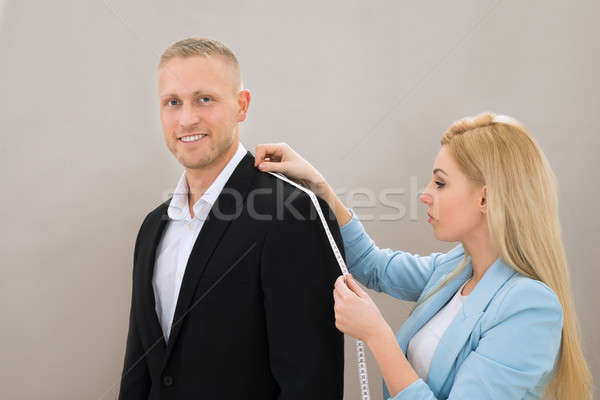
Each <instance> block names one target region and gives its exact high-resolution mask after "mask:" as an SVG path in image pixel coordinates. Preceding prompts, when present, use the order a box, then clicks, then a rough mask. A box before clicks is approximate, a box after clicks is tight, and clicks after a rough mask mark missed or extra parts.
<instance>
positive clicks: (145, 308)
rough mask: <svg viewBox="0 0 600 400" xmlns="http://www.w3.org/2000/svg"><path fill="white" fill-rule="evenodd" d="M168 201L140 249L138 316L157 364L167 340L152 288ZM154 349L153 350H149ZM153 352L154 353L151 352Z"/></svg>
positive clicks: (160, 361) (166, 217)
mask: <svg viewBox="0 0 600 400" xmlns="http://www.w3.org/2000/svg"><path fill="white" fill-rule="evenodd" d="M169 201H170V200H167V201H166V202H165V203H163V204H161V206H160V207H159V209H158V212H157V213H156V215H154V216H152V217H151V218H150V219H149V221H148V224H149V225H148V234H147V240H145V241H144V242H143V244H142V246H143V247H142V248H141V249H140V256H141V257H142V259H141V260H140V262H141V263H142V264H141V267H142V273H141V280H142V281H141V283H142V285H141V299H142V304H141V305H142V308H141V310H138V315H140V316H141V318H142V319H143V321H141V323H142V326H144V327H146V329H144V330H142V331H141V332H140V334H141V335H144V336H145V337H146V345H147V347H148V348H146V351H149V353H148V354H149V356H150V357H155V358H156V360H155V361H156V362H157V364H159V365H160V364H161V363H162V360H163V359H164V355H165V353H166V343H165V338H164V335H163V332H162V329H161V327H160V322H159V321H158V316H157V315H156V310H155V305H156V303H155V299H154V289H153V288H152V274H153V271H154V261H155V258H156V248H157V246H158V243H159V241H160V238H161V236H162V233H163V231H164V229H165V226H166V224H167V221H168V216H167V208H168V205H169ZM149 347H152V348H149ZM150 350H152V351H150Z"/></svg>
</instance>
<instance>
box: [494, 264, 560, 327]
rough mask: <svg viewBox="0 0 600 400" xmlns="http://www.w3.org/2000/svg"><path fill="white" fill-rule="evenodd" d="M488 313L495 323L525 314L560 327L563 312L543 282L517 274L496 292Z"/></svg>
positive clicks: (554, 296)
mask: <svg viewBox="0 0 600 400" xmlns="http://www.w3.org/2000/svg"><path fill="white" fill-rule="evenodd" d="M489 311H493V314H494V315H495V319H496V321H498V320H503V319H507V318H512V317H513V316H517V315H519V314H523V313H526V314H527V315H530V316H537V317H539V318H540V319H551V320H554V321H555V322H557V323H558V324H559V325H562V315H563V310H562V306H561V303H560V301H559V299H558V296H556V293H554V291H553V290H552V289H551V288H550V287H549V286H548V285H546V284H545V283H544V282H542V281H539V280H537V279H533V278H529V277H527V276H525V275H523V274H521V273H519V272H517V273H516V274H514V275H513V276H512V277H511V278H510V279H508V281H507V282H506V283H505V284H504V285H503V286H502V287H501V288H500V289H499V290H498V293H497V294H496V296H494V299H493V301H492V302H491V303H490V306H489ZM534 319H536V318H534Z"/></svg>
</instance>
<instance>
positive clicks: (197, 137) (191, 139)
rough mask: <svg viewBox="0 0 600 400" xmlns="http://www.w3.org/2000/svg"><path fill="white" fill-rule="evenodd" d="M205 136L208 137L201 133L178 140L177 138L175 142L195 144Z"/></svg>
mask: <svg viewBox="0 0 600 400" xmlns="http://www.w3.org/2000/svg"><path fill="white" fill-rule="evenodd" d="M205 136H208V135H207V134H205V133H201V134H198V135H187V136H182V137H180V138H177V140H178V141H180V142H183V143H193V142H197V141H199V140H201V139H202V138H204V137H205Z"/></svg>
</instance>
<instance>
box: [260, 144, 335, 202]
mask: <svg viewBox="0 0 600 400" xmlns="http://www.w3.org/2000/svg"><path fill="white" fill-rule="evenodd" d="M254 157H255V161H254V166H255V167H258V169H260V170H261V171H263V172H280V173H282V174H284V175H285V176H287V177H288V178H290V179H292V180H294V181H296V182H298V183H300V184H301V185H302V186H304V187H306V188H308V189H310V190H312V191H313V192H315V193H317V194H321V193H322V192H323V190H324V189H325V187H326V186H327V182H325V179H324V178H323V176H322V175H321V174H320V173H319V171H317V169H316V168H315V167H313V166H312V165H310V163H309V162H308V161H306V160H305V159H304V158H302V157H301V156H300V155H299V154H298V153H296V152H295V151H294V150H293V149H292V148H291V147H290V146H288V145H287V144H286V143H277V144H275V143H268V144H259V145H257V146H256V154H255V156H254Z"/></svg>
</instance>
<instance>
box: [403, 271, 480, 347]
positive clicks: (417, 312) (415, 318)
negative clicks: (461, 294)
mask: <svg viewBox="0 0 600 400" xmlns="http://www.w3.org/2000/svg"><path fill="white" fill-rule="evenodd" d="M471 275H472V269H471V263H468V264H467V265H466V266H465V267H464V268H463V270H462V271H461V272H460V273H459V274H458V275H457V277H456V278H455V279H453V280H452V281H450V282H448V283H447V284H446V285H445V286H444V287H443V288H441V289H440V290H438V291H437V293H435V294H434V295H433V296H431V297H430V298H429V299H427V301H425V302H424V303H421V304H420V305H419V306H418V307H417V308H415V309H414V311H413V312H412V313H411V315H410V316H409V317H408V319H407V320H406V321H405V322H404V324H402V326H401V327H400V329H399V330H398V332H397V333H396V339H397V340H398V343H399V344H400V347H401V348H402V351H403V352H404V354H406V349H407V348H408V342H409V341H410V339H411V338H412V337H413V336H414V334H415V333H417V331H418V330H419V329H421V327H422V326H423V325H425V323H427V321H429V320H430V319H431V318H432V317H433V316H434V315H435V314H436V313H437V312H438V311H439V310H440V309H441V308H442V307H443V306H444V305H445V304H446V303H447V302H448V300H450V298H451V297H452V296H453V295H454V294H455V293H456V291H457V290H458V288H460V287H461V286H462V284H463V283H465V281H466V280H467V279H469V277H471ZM447 276H448V274H446V275H444V276H442V278H440V279H439V281H440V282H442V281H443V280H444V279H446V277H447ZM435 288H437V285H436V286H434V289H435Z"/></svg>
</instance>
